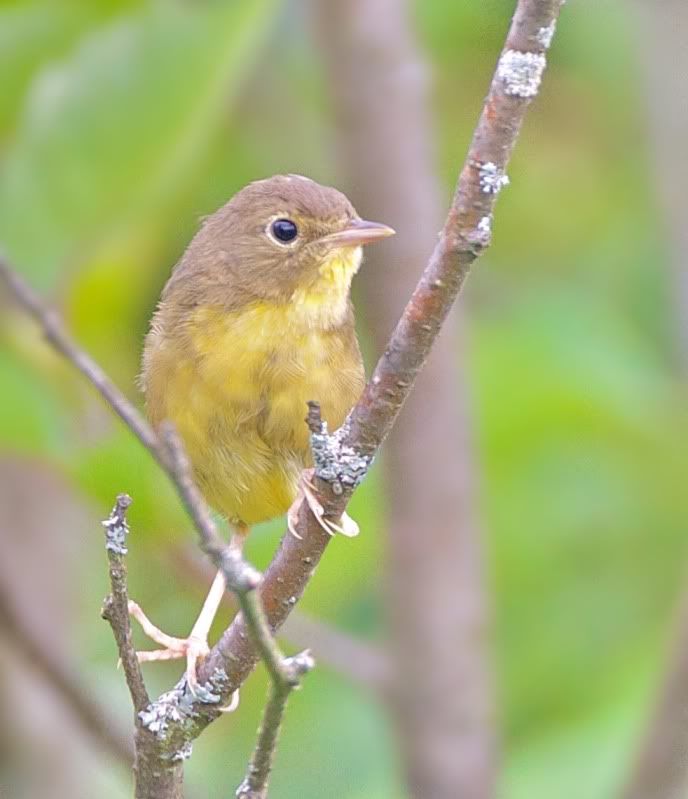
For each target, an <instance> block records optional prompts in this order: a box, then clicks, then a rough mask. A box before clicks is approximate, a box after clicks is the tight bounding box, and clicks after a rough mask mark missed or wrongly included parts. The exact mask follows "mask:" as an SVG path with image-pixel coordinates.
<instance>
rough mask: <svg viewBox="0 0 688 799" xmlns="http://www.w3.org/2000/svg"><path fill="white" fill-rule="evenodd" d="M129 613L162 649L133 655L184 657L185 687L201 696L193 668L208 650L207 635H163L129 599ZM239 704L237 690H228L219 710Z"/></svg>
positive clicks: (149, 658)
mask: <svg viewBox="0 0 688 799" xmlns="http://www.w3.org/2000/svg"><path fill="white" fill-rule="evenodd" d="M129 615H130V616H131V617H132V618H134V619H136V621H137V622H138V623H139V624H140V625H141V629H142V630H143V632H144V633H145V634H146V635H147V636H148V637H149V638H150V639H151V640H152V641H155V643H156V644H160V646H162V647H163V649H152V650H150V649H149V650H144V651H142V652H137V653H136V657H137V658H138V661H139V663H151V662H153V661H156V660H158V661H162V660H181V659H185V660H186V672H185V677H186V684H187V685H188V686H189V690H190V691H191V693H192V694H193V696H194V697H196V698H197V699H200V700H203V696H204V693H207V689H205V688H204V687H203V686H201V685H199V683H198V675H197V674H196V669H197V667H198V664H199V663H200V662H201V661H202V660H203V658H204V657H205V656H206V655H207V654H208V652H209V651H210V647H209V646H208V641H207V638H203V637H201V636H198V635H194V634H193V632H192V633H191V635H190V636H189V637H188V638H176V637H174V636H172V635H167V633H164V632H163V631H162V630H161V629H160V628H159V627H156V626H155V624H153V622H152V621H151V620H150V619H149V618H148V616H146V614H145V613H144V612H143V610H141V607H140V606H139V605H138V604H137V603H136V602H134V601H133V600H129ZM238 706H239V691H235V692H234V693H233V694H232V698H231V700H230V702H229V704H228V705H227V706H226V707H223V708H222V712H223V713H231V712H232V711H233V710H236V708H237V707H238Z"/></svg>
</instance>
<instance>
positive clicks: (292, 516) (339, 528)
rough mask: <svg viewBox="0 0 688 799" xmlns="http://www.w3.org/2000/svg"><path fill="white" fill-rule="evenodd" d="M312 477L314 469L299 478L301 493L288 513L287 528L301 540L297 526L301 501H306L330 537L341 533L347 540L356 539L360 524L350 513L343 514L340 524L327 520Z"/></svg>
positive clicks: (303, 473)
mask: <svg viewBox="0 0 688 799" xmlns="http://www.w3.org/2000/svg"><path fill="white" fill-rule="evenodd" d="M312 477H313V469H308V470H307V471H304V472H302V473H301V477H300V478H299V493H298V494H297V496H296V499H295V500H294V502H293V503H292V505H291V507H290V508H289V510H288V511H287V527H288V528H289V532H290V533H291V534H292V535H293V536H294V537H296V538H301V536H300V535H299V534H298V532H297V531H296V526H297V523H298V520H299V506H300V504H301V500H304V499H305V500H306V502H307V504H308V507H309V508H310V509H311V512H312V513H313V515H314V516H315V518H316V519H317V520H318V524H319V525H320V526H321V527H322V528H323V530H324V531H325V532H326V533H328V534H329V535H335V533H341V534H342V535H345V536H346V537H347V538H355V537H356V536H357V535H358V534H359V532H360V530H359V527H358V524H356V522H355V521H354V520H353V519H352V518H351V516H349V514H348V513H343V514H342V518H341V519H340V520H339V524H336V523H335V522H333V521H331V520H330V519H326V518H325V509H324V508H323V506H322V503H321V502H320V501H319V500H318V498H317V497H316V496H315V486H314V485H313V483H312V482H311V478H312Z"/></svg>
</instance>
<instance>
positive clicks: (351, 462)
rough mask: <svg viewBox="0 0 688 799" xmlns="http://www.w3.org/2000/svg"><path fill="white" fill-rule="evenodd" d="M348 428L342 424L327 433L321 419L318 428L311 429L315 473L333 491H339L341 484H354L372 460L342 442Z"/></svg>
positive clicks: (357, 483) (365, 472)
mask: <svg viewBox="0 0 688 799" xmlns="http://www.w3.org/2000/svg"><path fill="white" fill-rule="evenodd" d="M348 432H349V431H348V427H347V425H346V424H344V425H342V426H341V427H340V428H339V430H335V432H334V433H332V434H331V435H330V434H329V433H328V432H327V422H323V423H322V430H321V431H320V432H318V433H311V450H312V451H313V463H314V465H315V473H316V475H317V476H318V477H320V478H321V479H322V480H324V481H325V482H326V483H329V484H330V485H331V486H332V490H333V491H334V493H335V494H341V493H342V491H343V489H344V487H347V488H351V489H353V488H356V486H358V485H359V483H361V481H362V480H363V479H364V477H365V476H366V474H368V469H370V466H371V464H372V462H373V459H372V457H369V456H367V455H361V454H360V453H358V452H356V450H355V449H354V448H353V447H350V446H346V445H345V444H343V443H342V442H343V441H344V440H345V439H346V437H347V435H348Z"/></svg>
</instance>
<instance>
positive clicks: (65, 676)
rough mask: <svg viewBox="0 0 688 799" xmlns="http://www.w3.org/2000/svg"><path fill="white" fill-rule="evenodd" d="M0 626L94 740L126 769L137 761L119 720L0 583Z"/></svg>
mask: <svg viewBox="0 0 688 799" xmlns="http://www.w3.org/2000/svg"><path fill="white" fill-rule="evenodd" d="M0 627H2V634H3V635H6V636H8V638H9V640H10V642H11V643H12V648H13V649H14V650H15V651H16V652H19V653H21V654H22V655H23V656H24V658H25V660H26V661H27V663H29V664H30V665H31V667H33V668H34V669H36V670H37V671H38V672H39V674H40V675H41V677H42V678H43V679H44V680H45V682H46V683H48V684H49V685H50V686H51V687H52V688H53V689H54V690H55V692H56V693H57V694H58V695H59V696H60V697H61V698H62V699H63V701H64V703H65V705H66V706H67V707H68V708H70V710H71V711H72V713H73V714H74V716H75V717H76V718H77V719H78V720H79V721H80V722H81V725H82V727H83V728H84V730H85V731H86V732H87V733H88V734H89V735H90V736H91V738H92V740H93V741H95V742H96V743H97V744H100V745H101V746H102V747H103V748H104V749H105V750H106V751H107V752H109V753H110V755H112V757H114V758H115V760H117V761H119V762H120V763H122V764H123V765H124V766H126V767H127V768H131V764H132V762H133V760H134V749H133V746H132V744H131V741H130V740H129V738H127V736H126V735H125V734H124V731H123V730H121V731H120V730H119V724H118V720H117V719H115V718H111V717H110V714H109V713H108V709H107V708H106V707H105V706H103V705H101V704H100V703H99V702H98V701H97V700H95V699H91V698H89V697H88V696H87V695H86V693H85V691H84V686H83V685H82V684H81V682H80V681H79V680H78V679H76V678H75V677H74V675H73V673H72V671H70V669H68V668H67V667H66V666H65V665H63V663H61V662H60V660H59V658H58V657H57V656H56V655H55V653H53V652H52V651H51V649H50V647H48V646H47V645H46V644H45V643H44V641H43V640H41V638H40V637H39V636H37V635H35V634H33V633H32V631H31V627H30V625H29V624H28V623H27V622H26V621H25V620H24V619H22V617H21V614H20V612H19V610H18V609H17V608H16V607H15V603H14V602H13V601H12V599H11V597H10V596H9V594H8V593H7V592H6V590H5V586H4V585H2V584H1V583H0Z"/></svg>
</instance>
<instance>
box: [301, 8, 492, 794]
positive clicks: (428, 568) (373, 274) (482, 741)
mask: <svg viewBox="0 0 688 799" xmlns="http://www.w3.org/2000/svg"><path fill="white" fill-rule="evenodd" d="M411 6H412V3H411V2H409V0H319V2H314V3H312V4H311V8H312V11H313V16H314V25H315V35H316V41H317V43H318V44H319V50H320V54H321V58H322V62H323V65H324V67H325V71H326V74H327V78H328V87H329V90H330V91H329V93H330V95H331V98H332V109H333V117H334V120H333V121H334V125H333V130H332V134H333V135H334V136H335V138H336V143H337V145H338V151H339V153H340V162H341V174H342V177H343V178H344V179H345V181H346V184H345V186H344V189H345V192H346V193H347V194H349V196H350V198H351V200H352V201H353V203H354V206H355V207H356V208H357V209H358V210H359V212H360V213H361V214H362V216H363V217H365V218H366V219H384V220H385V222H387V223H388V224H390V225H391V226H392V227H393V228H394V229H395V230H396V231H397V235H396V236H394V237H393V238H391V239H389V241H388V242H386V243H385V245H384V247H376V248H371V250H370V251H369V252H367V253H366V266H365V269H363V270H362V271H361V273H360V275H359V276H358V277H357V281H358V286H359V290H360V287H361V285H363V299H364V301H365V303H366V307H367V311H368V312H367V315H366V321H367V323H368V325H369V327H370V329H371V332H372V334H373V337H374V342H375V346H376V349H378V350H379V351H380V352H381V351H382V350H383V348H384V347H385V345H386V343H387V339H388V337H389V333H390V331H391V330H392V329H393V328H394V324H395V323H396V321H397V318H398V316H399V311H400V309H401V308H403V307H404V304H405V303H406V301H407V299H408V297H409V295H410V293H411V291H412V289H413V286H414V285H415V283H416V281H417V279H418V264H419V263H421V262H422V261H423V259H425V258H427V253H429V252H431V250H432V248H433V247H434V245H435V243H436V241H437V231H438V230H439V229H440V227H441V225H442V219H443V216H444V214H443V210H442V206H443V205H444V201H443V199H442V198H443V191H442V188H441V184H440V181H439V176H438V175H437V174H436V170H435V163H434V161H435V159H434V157H433V156H434V149H435V146H434V145H435V141H436V135H435V131H434V130H433V128H434V126H433V124H432V120H433V116H432V111H431V103H430V96H429V95H430V93H431V81H430V69H429V68H428V64H427V63H426V61H425V60H424V58H423V54H422V52H421V48H419V46H418V44H417V39H418V36H417V34H416V31H415V30H414V25H413V13H412V8H411ZM399 131H403V135H399ZM455 310H458V309H456V307H455ZM464 317H465V314H461V317H460V316H459V314H457V313H452V314H450V315H449V317H448V318H447V319H446V321H445V322H444V325H443V329H442V335H441V336H439V337H438V339H437V340H436V342H435V343H434V345H433V350H432V353H431V354H430V356H429V357H428V359H427V361H426V362H425V364H424V366H423V372H422V374H421V375H420V376H419V379H418V380H417V382H416V384H415V387H414V390H413V392H412V394H411V396H410V397H409V400H408V403H407V405H406V406H405V409H404V411H402V413H401V414H400V416H399V419H398V420H397V422H396V424H395V426H394V429H393V430H392V433H391V435H390V437H389V439H388V440H387V442H386V443H385V448H386V449H385V458H384V460H383V462H382V464H381V466H382V476H383V480H384V488H385V494H386V499H387V501H386V503H385V504H386V507H387V519H386V527H387V537H388V540H387V542H386V545H385V547H384V550H385V564H384V565H385V571H386V574H385V578H386V579H385V580H384V587H385V591H384V594H385V600H386V614H385V615H386V624H387V628H388V629H387V632H388V648H389V654H390V665H391V667H392V668H391V669H390V672H389V676H390V683H389V690H388V691H387V692H386V694H385V696H386V699H387V704H388V707H389V710H390V718H391V721H392V725H393V730H394V733H395V737H396V739H397V741H398V745H399V748H400V757H399V762H400V763H401V764H402V768H403V771H404V774H405V777H406V783H407V788H408V793H409V796H413V797H418V799H424V797H428V796H431V797H432V798H433V799H455V797H457V796H460V797H461V799H488V797H492V796H494V792H495V785H496V783H497V778H498V767H499V766H498V761H499V755H498V744H497V738H498V735H497V729H496V727H497V725H496V723H495V719H496V714H495V706H496V697H495V688H494V679H493V672H494V669H493V664H492V657H491V654H492V653H491V646H490V643H491V641H490V616H491V607H490V598H489V596H490V594H489V589H488V585H487V580H486V569H485V563H484V549H485V537H484V534H483V533H484V531H483V529H482V524H481V523H480V519H479V517H478V514H477V512H476V510H477V501H476V498H477V496H478V494H479V486H478V485H477V484H478V481H479V479H480V469H479V465H478V462H477V459H476V458H475V457H474V447H473V429H474V427H473V425H472V419H471V415H472V414H471V408H470V399H469V397H470V391H469V390H468V387H467V385H466V358H465V349H466V344H465V342H466V335H465V319H464ZM429 465H430V468H429ZM409 487H412V489H411V490H409ZM419 531H420V532H419ZM292 618H293V617H292ZM428 663H432V664H433V665H432V669H430V670H429V669H428ZM409 685H412V686H414V688H413V690H411V691H410V690H408V686H409Z"/></svg>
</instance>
